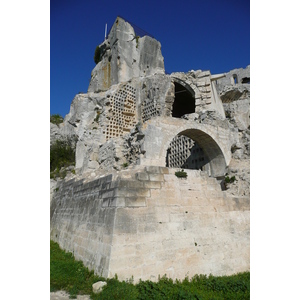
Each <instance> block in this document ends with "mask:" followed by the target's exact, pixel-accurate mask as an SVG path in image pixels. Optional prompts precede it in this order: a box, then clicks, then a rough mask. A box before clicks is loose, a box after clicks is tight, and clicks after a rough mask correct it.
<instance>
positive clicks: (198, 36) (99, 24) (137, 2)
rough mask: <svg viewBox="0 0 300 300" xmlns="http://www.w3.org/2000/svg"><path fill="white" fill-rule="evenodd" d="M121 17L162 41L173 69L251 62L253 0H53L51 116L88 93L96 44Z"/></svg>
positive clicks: (217, 68) (218, 68)
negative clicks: (251, 6)
mask: <svg viewBox="0 0 300 300" xmlns="http://www.w3.org/2000/svg"><path fill="white" fill-rule="evenodd" d="M118 15H120V16H122V17H124V18H125V19H127V20H129V21H130V22H132V23H133V24H135V25H137V26H139V27H140V28H142V29H144V30H145V31H147V32H148V33H150V34H151V35H153V36H154V37H155V38H156V39H157V40H159V41H160V43H161V45H162V55H163V56H164V61H165V69H166V71H167V72H169V73H171V72H175V71H179V72H187V71H189V70H199V69H201V70H210V71H211V73H212V74H216V73H222V72H228V71H230V70H232V69H234V68H245V67H246V66H247V65H249V64H250V1H249V0H209V1H207V0H205V1H204V0H185V1H182V0H181V1H176V0H174V1H164V0H159V1H158V0H151V1H141V0H127V1H120V0H119V1H115V0H111V1H100V0H85V1H83V0H50V114H56V113H58V114H61V115H62V116H63V117H64V116H65V115H66V114H67V113H69V110H70V104H71V102H72V100H73V98H74V96H75V95H76V94H77V93H78V92H86V91H87V88H88V85H89V80H90V76H91V72H92V70H93V68H94V67H95V63H94V60H93V58H94V51H95V48H96V46H97V45H99V44H101V43H102V42H103V40H104V32H105V24H106V23H107V26H108V28H110V27H111V26H112V24H113V22H114V21H115V19H116V17H117V16H118Z"/></svg>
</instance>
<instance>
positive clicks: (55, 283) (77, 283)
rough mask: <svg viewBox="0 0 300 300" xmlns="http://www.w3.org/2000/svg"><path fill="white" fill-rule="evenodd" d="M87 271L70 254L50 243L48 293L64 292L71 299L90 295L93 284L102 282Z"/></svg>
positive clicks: (91, 272)
mask: <svg viewBox="0 0 300 300" xmlns="http://www.w3.org/2000/svg"><path fill="white" fill-rule="evenodd" d="M103 279H104V278H101V277H99V276H97V275H95V274H94V272H93V271H89V270H88V269H87V268H86V267H85V266H84V265H83V263H82V262H81V261H76V260H75V259H74V256H73V255H72V253H67V252H65V251H63V250H62V249H61V248H60V247H59V245H58V244H57V243H55V242H53V241H50V291H51V292H54V291H58V290H65V291H67V292H68V293H69V294H70V296H71V297H72V298H74V297H75V298H76V295H91V294H92V293H93V289H92V285H93V283H95V282H97V281H99V280H103Z"/></svg>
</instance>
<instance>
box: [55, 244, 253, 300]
mask: <svg viewBox="0 0 300 300" xmlns="http://www.w3.org/2000/svg"><path fill="white" fill-rule="evenodd" d="M99 280H102V281H104V280H105V279H104V278H101V277H99V276H97V275H95V274H94V272H93V271H89V270H88V269H87V268H86V267H84V266H83V263H82V262H80V261H76V260H75V259H74V257H73V255H72V254H71V253H66V252H65V251H63V250H61V249H60V248H59V246H58V244H57V243H55V242H53V241H50V289H51V291H56V290H65V291H67V292H68V293H69V294H70V298H76V295H83V294H85V295H90V298H91V299H92V300H105V299H106V300H107V299H109V300H111V299H117V300H145V299H147V300H165V299H170V300H183V299H186V300H200V299H201V300H246V299H250V272H244V273H239V274H235V275H231V276H212V275H209V276H206V275H195V276H194V277H192V278H191V279H189V278H185V279H184V280H182V281H180V280H172V279H170V278H167V277H166V276H163V277H161V278H160V279H159V280H158V282H152V281H148V280H147V281H140V282H139V283H138V284H133V280H129V281H119V280H118V277H117V275H116V276H115V277H114V278H111V279H106V280H105V281H106V282H107V285H106V286H105V287H104V288H103V291H102V292H101V293H100V294H94V293H93V291H92V284H93V283H95V282H97V281H99Z"/></svg>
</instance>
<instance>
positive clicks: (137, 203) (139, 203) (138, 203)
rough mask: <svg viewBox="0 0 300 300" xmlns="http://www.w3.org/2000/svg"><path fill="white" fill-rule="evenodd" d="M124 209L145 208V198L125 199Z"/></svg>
mask: <svg viewBox="0 0 300 300" xmlns="http://www.w3.org/2000/svg"><path fill="white" fill-rule="evenodd" d="M125 206H126V207H143V206H144V207H145V206H146V197H130V198H125Z"/></svg>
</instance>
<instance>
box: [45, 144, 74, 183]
mask: <svg viewBox="0 0 300 300" xmlns="http://www.w3.org/2000/svg"><path fill="white" fill-rule="evenodd" d="M74 164H75V149H74V147H73V146H72V141H71V140H57V141H55V143H53V144H52V145H51V146H50V178H51V176H52V178H53V177H55V175H59V171H60V169H61V168H62V167H68V166H70V165H74ZM51 174H52V175H51Z"/></svg>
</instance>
